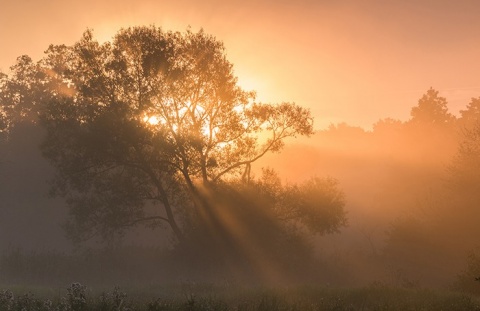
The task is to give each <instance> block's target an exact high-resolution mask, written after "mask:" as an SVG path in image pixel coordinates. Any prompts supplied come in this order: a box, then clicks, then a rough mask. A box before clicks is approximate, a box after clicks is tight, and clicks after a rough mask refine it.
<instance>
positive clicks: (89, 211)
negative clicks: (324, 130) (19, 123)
mask: <svg viewBox="0 0 480 311" xmlns="http://www.w3.org/2000/svg"><path fill="white" fill-rule="evenodd" d="M36 66H38V67H37V68H36V71H37V72H39V73H42V75H41V79H44V81H46V82H43V83H39V84H35V85H41V86H42V87H43V88H42V89H41V90H39V91H37V94H39V96H37V97H35V100H34V101H32V102H34V103H35V105H34V109H33V106H32V107H31V108H32V109H33V110H34V111H35V112H36V113H37V114H38V115H40V120H41V124H42V125H43V126H44V127H45V128H46V130H47V137H46V140H45V142H44V144H43V146H42V150H43V152H44V155H45V156H46V157H47V158H48V159H49V160H50V161H51V163H52V164H53V165H54V166H55V167H56V169H57V177H56V179H55V183H54V187H53V190H54V193H56V194H58V195H61V196H64V197H65V198H66V199H67V202H68V204H69V205H70V214H71V217H70V221H69V226H68V227H69V228H70V233H72V237H74V238H77V239H80V240H85V239H88V238H89V237H92V236H95V235H97V236H98V235H100V236H101V237H103V238H109V237H112V236H115V235H116V234H117V233H121V232H123V230H124V229H126V228H129V227H131V226H135V225H139V224H145V225H152V226H156V225H158V224H160V223H166V224H168V226H169V227H170V228H171V229H172V231H173V232H174V234H175V237H176V238H177V239H178V240H179V241H182V240H184V239H185V234H186V232H190V231H191V230H190V229H191V228H187V227H186V226H192V225H194V224H195V222H194V221H192V217H193V218H195V217H197V218H198V217H199V215H205V213H206V211H207V214H209V215H211V214H212V213H213V211H214V210H215V209H214V208H212V205H213V204H212V203H211V202H210V201H209V200H208V198H209V197H211V194H212V192H225V185H230V186H229V187H230V188H232V187H233V188H235V189H237V190H238V191H240V189H243V186H242V187H239V186H238V185H239V184H242V185H249V184H252V185H253V184H254V180H253V176H252V174H251V165H252V163H253V162H255V161H256V160H258V159H259V158H261V157H262V156H264V155H265V154H267V153H268V152H278V151H279V150H280V149H281V148H282V146H283V145H284V141H285V139H287V138H289V137H295V136H297V135H310V134H312V133H313V119H312V117H311V115H310V112H309V111H308V110H307V109H304V108H302V107H300V106H297V105H296V104H293V103H282V104H278V105H273V104H262V103H257V102H256V101H255V93H254V92H247V91H244V90H242V89H241V88H240V87H239V86H238V85H237V79H236V77H235V76H234V74H233V67H232V64H231V63H230V62H229V61H228V60H227V59H226V53H225V49H224V46H223V44H222V43H221V42H220V41H218V40H216V39H215V38H214V37H212V36H210V35H207V34H205V33H204V32H203V31H200V32H198V33H195V32H192V31H190V30H187V31H186V32H184V33H180V32H165V31H163V30H161V29H160V28H157V27H154V26H151V27H135V28H128V29H122V30H120V31H119V32H118V33H117V34H116V35H115V37H114V39H113V40H112V42H106V43H103V44H100V43H99V42H98V41H96V40H95V39H94V37H93V33H92V31H90V30H87V31H86V32H85V33H84V34H83V36H82V38H81V39H80V40H79V41H78V42H77V43H75V44H74V45H72V46H65V45H58V46H50V47H49V49H48V50H47V51H46V55H45V57H44V58H43V59H42V60H41V61H40V62H39V63H38V64H36ZM24 68H30V67H29V66H24ZM18 75H19V74H18V73H17V74H16V76H18ZM29 85H33V84H29ZM40 95H41V96H40ZM318 181H319V180H318V179H317V182H316V183H315V182H314V181H312V182H311V183H310V184H308V187H309V188H308V189H310V190H305V191H303V192H302V191H297V192H296V194H297V196H298V200H297V203H299V202H303V203H299V204H294V205H292V207H291V208H290V209H285V211H287V210H288V211H290V214H288V217H286V218H285V219H283V220H282V221H284V223H285V224H286V223H289V225H292V224H296V225H297V227H299V226H300V227H304V228H308V229H311V231H313V232H319V233H326V232H332V231H335V230H336V229H338V227H339V226H341V225H344V224H345V213H344V211H343V206H344V202H343V200H342V199H341V197H342V195H341V191H339V190H338V189H337V187H336V184H334V183H331V182H328V181H321V182H318ZM255 187H257V190H258V189H259V188H258V187H261V184H259V183H256V184H255ZM282 187H283V186H282ZM289 187H290V186H289ZM325 187H327V188H325ZM282 189H283V190H282V191H277V196H278V195H280V194H281V193H287V192H286V189H287V188H282ZM288 189H294V188H288ZM325 189H327V190H328V191H327V190H325ZM315 190H318V191H321V192H322V191H323V192H322V193H327V194H326V195H325V196H323V197H322V195H320V197H322V198H323V199H322V200H319V201H315V200H312V199H311V198H312V194H311V193H313V192H315ZM289 193H294V191H293V190H292V191H290V190H289ZM302 194H303V197H302ZM309 198H310V199H309ZM273 201H274V200H273ZM273 201H272V200H270V201H269V202H270V203H271V204H270V203H268V204H265V205H268V206H270V207H271V209H272V210H273V209H278V204H274V203H272V202H273ZM315 207H318V208H315ZM326 210H327V211H330V212H326ZM330 214H332V215H330ZM333 214H334V215H333ZM192 215H196V216H192ZM322 215H323V216H325V217H323V216H322ZM277 216H278V215H277ZM284 216H285V215H284ZM278 218H279V219H280V218H282V217H280V216H278ZM307 218H308V221H307Z"/></svg>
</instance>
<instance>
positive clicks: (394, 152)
mask: <svg viewBox="0 0 480 311" xmlns="http://www.w3.org/2000/svg"><path fill="white" fill-rule="evenodd" d="M427 93H428V94H430V95H431V96H430V97H428V96H427V97H425V96H424V97H421V98H423V99H424V101H423V102H428V101H430V102H431V103H433V104H435V101H436V100H438V98H440V99H442V98H441V97H440V96H439V95H438V92H436V91H434V90H432V89H430V90H429V91H428V92H427ZM432 96H433V97H432ZM472 103H473V104H470V105H469V107H470V108H468V109H467V108H466V109H465V110H464V112H463V115H462V116H459V117H455V118H453V117H452V119H451V122H449V123H445V124H443V123H442V124H436V123H432V122H429V121H428V122H427V121H422V120H416V119H415V117H412V118H411V119H410V120H406V121H399V120H392V119H385V120H379V122H378V123H376V124H375V125H374V126H373V130H372V131H365V130H363V129H362V128H359V127H354V126H349V125H348V124H345V123H341V124H337V125H333V124H332V125H331V126H330V127H328V128H326V129H324V130H320V131H317V132H316V133H315V134H314V135H312V136H311V137H310V138H301V139H297V140H291V141H289V142H288V144H287V145H286V147H285V148H284V149H283V150H282V152H280V153H275V154H270V155H268V156H265V157H264V158H262V159H261V160H260V161H259V162H258V163H256V164H255V165H254V166H253V173H252V177H253V178H256V177H258V175H260V174H261V169H260V168H262V167H264V168H265V167H270V168H274V169H275V170H276V171H277V172H278V174H279V177H280V178H281V181H282V183H284V184H286V185H287V184H293V183H301V182H303V181H305V180H307V179H308V178H309V177H311V176H320V177H326V176H329V177H332V178H334V179H336V180H337V181H338V184H339V187H340V188H341V190H342V191H343V192H344V194H345V198H346V205H345V210H346V212H347V214H346V215H347V225H346V226H345V227H343V228H340V229H339V231H338V232H337V233H332V234H327V235H324V236H312V237H311V238H309V241H310V242H309V243H311V245H312V246H313V248H314V253H315V258H316V259H315V261H314V265H313V266H312V267H311V268H309V269H311V271H310V272H311V275H310V277H308V278H306V277H305V275H307V274H308V273H307V274H305V273H304V272H302V273H299V275H303V276H302V277H299V278H298V279H296V280H295V282H303V281H304V282H307V283H311V282H313V283H315V284H328V285H339V286H364V285H368V284H372V283H374V282H382V283H385V284H392V285H394V286H402V287H424V286H426V287H434V288H450V287H452V286H460V288H464V289H468V290H472V291H476V290H477V288H476V286H477V284H476V282H475V281H474V278H475V277H476V275H475V273H478V270H475V269H477V268H476V267H478V259H476V258H478V257H475V256H476V255H475V251H476V250H477V247H478V234H477V233H478V225H477V221H476V220H477V219H478V218H477V216H478V211H477V209H476V202H477V201H476V199H475V198H476V196H477V195H478V194H477V192H476V190H475V189H476V188H475V187H476V186H475V184H472V183H475V182H476V177H475V176H476V174H475V163H477V162H475V161H476V160H475V158H472V157H478V155H477V154H475V153H472V152H473V151H474V150H476V149H475V148H476V147H475V146H477V145H476V144H478V141H477V140H476V137H477V136H476V135H477V134H475V133H476V132H475V131H476V130H477V127H476V125H475V124H473V123H467V122H466V120H467V116H468V112H467V111H470V112H471V111H473V108H472V107H473V106H474V105H475V104H476V103H478V101H476V100H472ZM436 104H438V101H437V102H436ZM422 105H423V104H422V100H421V99H420V100H419V102H418V103H417V104H416V105H415V103H414V104H413V105H412V108H413V107H422ZM413 110H414V109H413ZM413 110H412V111H413ZM426 112H427V113H428V111H426ZM446 114H448V112H446ZM417 121H418V122H417ZM44 136H45V133H44V131H43V130H42V129H41V128H39V127H38V126H35V125H31V124H28V123H20V124H18V125H17V126H16V127H15V128H14V129H13V130H12V132H11V133H10V134H9V139H8V140H3V141H2V165H1V168H0V170H1V174H0V176H1V179H2V185H3V186H2V189H1V192H0V195H1V202H2V210H1V218H0V221H1V226H0V228H1V235H0V237H1V238H0V246H1V250H2V256H1V265H0V267H1V269H2V282H4V283H5V284H8V283H9V282H13V283H16V282H27V283H28V282H33V283H40V284H44V283H45V282H46V284H57V285H58V284H61V283H62V282H69V280H70V279H69V278H71V279H72V280H73V279H75V280H77V279H81V280H85V282H86V283H93V284H103V285H106V284H117V283H131V282H134V283H136V282H137V283H141V282H143V281H147V282H157V281H158V282H160V283H162V282H166V283H168V282H172V283H173V282H178V281H185V280H190V279H191V280H195V281H207V282H223V281H225V280H226V279H227V278H230V277H232V279H231V280H230V281H238V282H242V278H243V277H245V275H242V276H240V275H237V276H235V275H236V274H235V273H233V274H228V273H225V271H223V272H220V271H215V267H214V266H213V267H212V266H210V265H204V264H200V263H198V262H197V263H196V262H195V260H193V261H190V260H184V261H182V260H181V258H182V255H181V254H180V255H179V254H178V253H177V254H175V251H174V249H172V243H171V241H172V237H171V234H170V233H169V232H168V228H166V227H165V226H162V227H158V228H152V229H150V228H141V227H138V228H133V229H132V230H129V231H128V232H127V234H126V235H125V236H124V238H123V239H121V240H119V241H117V242H114V244H105V243H103V242H101V241H100V240H97V241H96V242H95V239H94V241H89V242H87V243H83V244H80V245H77V246H75V245H73V244H72V243H71V241H69V240H68V239H67V238H66V237H65V230H64V227H62V226H64V224H65V221H66V219H67V215H68V208H67V207H66V206H65V201H64V200H62V199H61V198H52V197H51V196H49V190H50V187H51V185H50V184H51V180H52V178H53V176H54V175H55V170H54V168H53V167H52V166H51V165H50V164H49V163H48V162H47V161H46V160H45V159H44V158H43V157H42V155H41V153H40V150H39V148H38V147H39V145H40V143H41V141H42V139H44ZM464 166H467V167H466V168H464ZM465 170H467V171H465ZM462 172H463V173H462ZM467 172H468V176H459V174H460V175H461V174H464V175H466V174H467ZM462 183H463V184H462ZM469 189H472V190H469ZM244 242H245V243H250V242H249V241H244ZM172 251H173V253H172ZM477 254H478V253H477ZM176 256H177V257H176ZM178 256H180V257H178ZM472 256H474V257H472ZM187 257H188V255H187ZM183 259H185V257H183ZM190 259H192V258H190ZM197 259H199V260H200V257H198V258H197ZM52 262H54V266H51V265H52ZM195 267H196V268H195ZM207 267H208V268H207ZM197 269H198V270H197ZM252 269H253V268H252ZM472 269H473V270H472ZM247 270H248V268H247ZM254 270H255V269H253V270H251V271H254ZM62 274H63V275H62ZM312 275H313V276H314V277H312ZM248 279H249V278H248V277H247V278H245V279H243V281H248ZM287 279H288V278H285V281H287ZM294 279H295V278H294ZM278 280H280V279H278ZM278 280H277V281H278ZM302 280H303V281H302ZM257 281H258V280H257ZM257 281H255V282H257ZM290 281H291V279H290ZM290 281H288V282H290Z"/></svg>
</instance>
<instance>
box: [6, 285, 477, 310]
mask: <svg viewBox="0 0 480 311" xmlns="http://www.w3.org/2000/svg"><path fill="white" fill-rule="evenodd" d="M135 291H136V292H137V293H141V294H139V295H135V294H134V295H127V293H126V292H125V291H123V290H121V289H120V288H118V287H115V288H114V289H113V290H110V291H106V292H105V291H104V292H95V291H92V290H90V289H89V288H87V287H86V286H84V285H81V284H79V283H73V284H71V285H70V286H69V287H67V288H66V289H64V290H63V292H62V294H61V295H51V294H50V295H46V294H43V295H38V294H33V293H18V292H15V290H11V289H4V290H1V291H0V310H7V311H10V310H12V311H13V310H25V311H27V310H38V311H53V310H56V311H84V310H99V311H107V310H108V311H110V310H111V311H114V310H115V311H127V310H131V311H133V310H145V311H157V310H158V311H160V310H163V311H168V310H179V311H180V310H185V311H195V310H205V311H207V310H209V311H214V310H219V311H229V310H232V311H297V310H298V311H314V310H319V311H321V310H335V311H354V310H365V311H367V310H372V311H373V310H376V311H381V310H398V311H404V310H412V311H414V310H419V311H420V310H422V311H429V310H435V311H438V310H449V311H457V310H458V311H466V310H472V311H476V310H480V300H479V297H474V296H469V295H466V294H461V293H455V292H439V291H430V290H425V289H405V288H392V287H386V286H382V285H373V286H369V287H364V288H357V289H336V288H328V287H313V286H309V287H295V288H286V287H285V288H259V287H257V288H253V287H226V286H212V285H211V284H210V285H208V284H207V285H205V284H187V285H185V284H177V285H175V286H172V287H163V288H160V287H158V288H156V289H153V288H143V289H141V288H136V289H134V290H133V291H132V292H135Z"/></svg>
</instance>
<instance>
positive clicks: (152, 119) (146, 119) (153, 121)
mask: <svg viewBox="0 0 480 311" xmlns="http://www.w3.org/2000/svg"><path fill="white" fill-rule="evenodd" d="M143 122H146V123H148V124H150V125H157V124H158V123H160V120H158V118H157V117H156V116H145V117H143Z"/></svg>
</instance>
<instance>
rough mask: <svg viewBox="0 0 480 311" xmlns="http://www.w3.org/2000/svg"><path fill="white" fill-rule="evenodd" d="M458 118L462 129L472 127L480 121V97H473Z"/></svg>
mask: <svg viewBox="0 0 480 311" xmlns="http://www.w3.org/2000/svg"><path fill="white" fill-rule="evenodd" d="M460 115H461V117H460V119H459V120H458V121H459V123H460V126H461V127H462V129H466V130H468V129H472V128H473V127H474V126H475V124H477V123H478V122H479V121H480V97H477V98H472V99H471V101H470V103H468V105H467V107H466V109H465V110H460Z"/></svg>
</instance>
